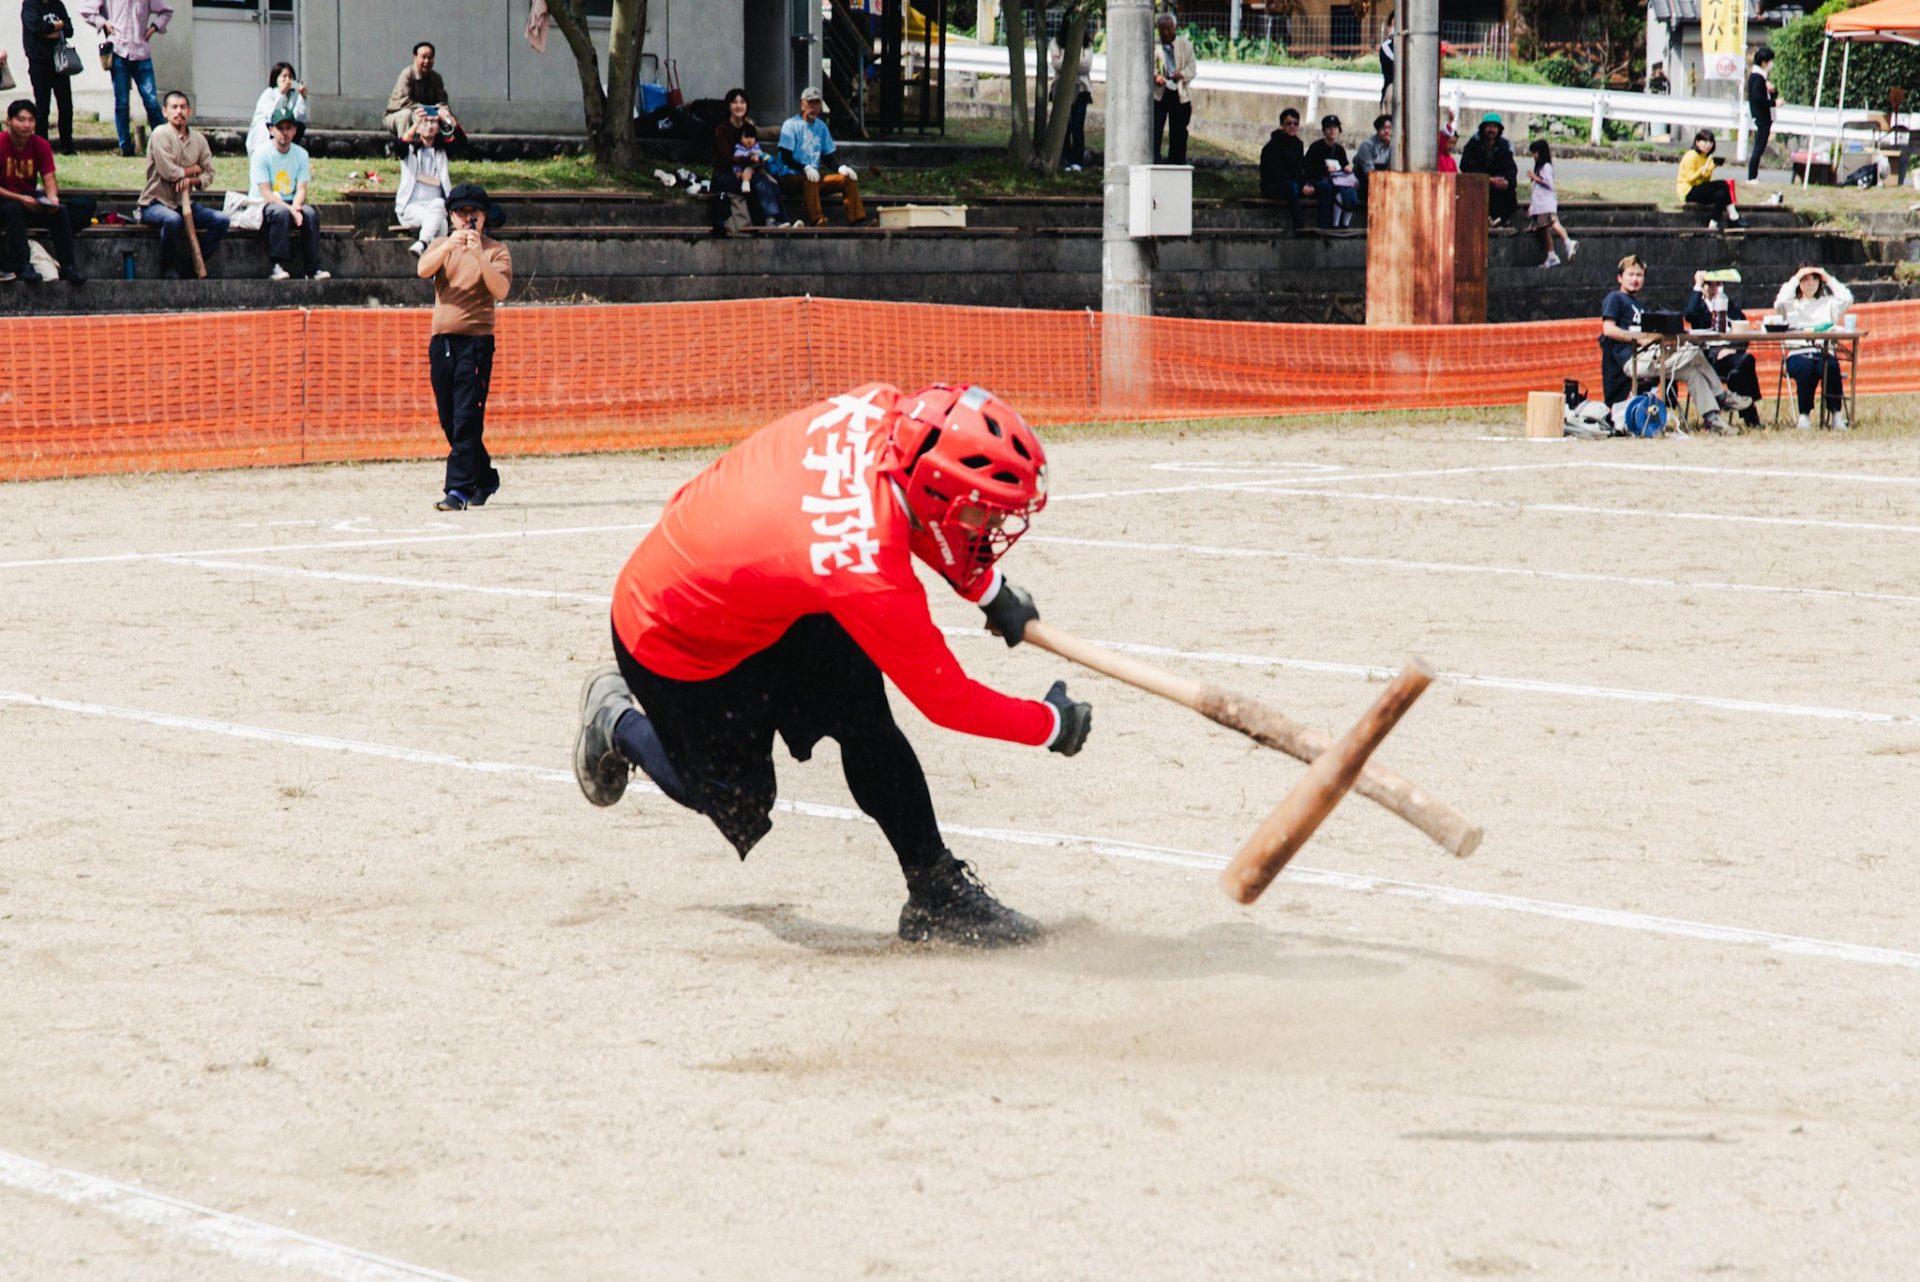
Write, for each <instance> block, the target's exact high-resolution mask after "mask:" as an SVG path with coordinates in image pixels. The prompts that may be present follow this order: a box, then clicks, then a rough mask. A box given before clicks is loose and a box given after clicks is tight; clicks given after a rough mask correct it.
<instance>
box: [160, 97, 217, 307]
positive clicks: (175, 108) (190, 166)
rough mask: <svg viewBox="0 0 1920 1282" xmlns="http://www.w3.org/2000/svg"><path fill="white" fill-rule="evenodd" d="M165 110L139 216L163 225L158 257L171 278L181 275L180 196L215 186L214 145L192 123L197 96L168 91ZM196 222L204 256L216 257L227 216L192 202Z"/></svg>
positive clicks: (166, 273)
mask: <svg viewBox="0 0 1920 1282" xmlns="http://www.w3.org/2000/svg"><path fill="white" fill-rule="evenodd" d="M161 109H162V110H163V111H165V112H166V113H167V123H166V124H165V125H164V126H162V127H161V128H159V129H156V130H154V131H153V137H151V138H149V139H148V140H147V185H146V188H145V190H143V191H142V192H141V193H140V221H141V222H143V223H145V224H146V225H147V226H149V227H158V228H159V229H160V261H161V264H162V265H163V267H164V268H165V276H166V278H167V279H168V280H178V279H180V275H181V263H180V255H181V253H182V252H183V251H182V249H181V242H182V241H183V240H184V239H185V236H184V235H183V234H182V229H183V228H184V227H185V226H186V220H185V219H183V218H182V217H181V215H180V200H181V197H182V196H183V195H185V194H187V193H191V192H192V191H194V190H195V189H196V188H203V187H210V186H212V185H213V149H212V148H210V147H208V146H207V136H206V135H205V134H201V133H195V132H194V131H193V130H192V129H191V128H189V127H188V122H189V121H191V120H192V119H193V100H192V99H190V98H188V97H187V95H186V94H184V93H182V92H180V91H179V90H178V89H174V90H171V91H169V92H168V94H167V96H166V99H165V101H164V102H163V103H162V107H161ZM193 225H194V227H196V228H197V229H198V230H199V235H200V257H201V260H202V261H208V260H211V259H212V258H213V253H214V251H215V250H217V249H219V248H220V241H221V238H222V237H224V236H225V235H226V234H227V216H226V215H225V214H223V213H221V212H220V211H219V210H217V209H209V208H207V207H206V206H205V205H199V204H196V205H194V206H193Z"/></svg>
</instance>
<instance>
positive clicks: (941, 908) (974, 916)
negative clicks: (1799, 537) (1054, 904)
mask: <svg viewBox="0 0 1920 1282" xmlns="http://www.w3.org/2000/svg"><path fill="white" fill-rule="evenodd" d="M1043 933H1044V932H1043V931H1042V929H1041V926H1040V923H1039V922H1037V921H1035V920H1034V919H1033V918H1031V917H1028V916H1026V915H1024V914H1022V913H1017V912H1015V911H1014V910H1013V909H1011V908H1009V907H1007V906H1006V905H1005V904H1003V903H1001V902H1000V901H999V900H997V899H995V898H994V897H993V894H992V892H991V891H989V890H988V889H987V888H986V886H985V885H984V884H983V883H982V882H981V880H980V877H979V874H977V873H975V872H974V871H973V869H972V868H971V867H970V866H968V865H967V863H966V862H965V861H963V860H960V859H955V858H954V857H953V856H952V855H948V856H946V857H945V858H944V859H942V860H941V861H940V862H939V863H937V864H935V865H934V866H933V867H931V868H927V869H922V870H918V871H913V872H909V873H908V874H907V903H906V906H905V907H904V908H902V909H901V910H900V938H902V939H904V940H906V941H907V942H908V943H914V944H919V943H928V942H933V943H941V944H959V945H962V946H963V947H967V948H1009V947H1017V946H1019V945H1021V944H1031V943H1034V942H1036V941H1037V940H1039V939H1040V937H1041V936H1042V934H1043Z"/></svg>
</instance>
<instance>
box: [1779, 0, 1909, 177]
mask: <svg viewBox="0 0 1920 1282" xmlns="http://www.w3.org/2000/svg"><path fill="white" fill-rule="evenodd" d="M1836 40H1838V41H1841V42H1842V47H1841V51H1840V94H1839V97H1838V98H1837V99H1836V100H1835V101H1834V111H1833V117H1834V118H1833V136H1834V137H1835V138H1836V139H1838V138H1839V137H1840V132H1841V128H1842V126H1843V125H1844V123H1845V120H1846V110H1847V71H1848V68H1849V67H1850V66H1851V64H1852V62H1853V47H1854V45H1856V44H1860V43H1863V42H1864V43H1869V44H1906V45H1920V0H1875V2H1874V3H1873V4H1865V5H1861V6H1860V7H1859V8H1858V9H1848V10H1847V11H1846V12H1844V13H1836V14H1834V15H1832V16H1831V17H1829V18H1828V19H1827V30H1826V36H1825V39H1823V40H1822V41H1821V43H1820V75H1819V77H1818V79H1817V82H1816V83H1815V86H1814V90H1813V119H1814V124H1813V128H1812V130H1810V131H1809V132H1808V134H1807V167H1806V170H1805V172H1804V173H1803V174H1802V175H1801V186H1803V187H1804V186H1806V185H1807V184H1809V183H1811V182H1812V181H1813V159H1814V141H1815V139H1817V138H1818V137H1819V135H1820V98H1821V95H1823V94H1824V93H1825V92H1826V88H1827V58H1828V55H1830V54H1831V53H1832V52H1833V42H1834V41H1836ZM1835 169H1836V172H1835V174H1834V177H1836V178H1838V177H1839V173H1838V166H1835Z"/></svg>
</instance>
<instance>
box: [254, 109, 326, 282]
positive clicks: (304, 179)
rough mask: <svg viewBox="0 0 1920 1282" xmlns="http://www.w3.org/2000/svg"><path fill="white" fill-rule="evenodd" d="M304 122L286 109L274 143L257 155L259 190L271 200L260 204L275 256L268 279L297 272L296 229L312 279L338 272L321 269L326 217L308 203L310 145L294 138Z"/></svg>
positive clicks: (277, 119)
mask: <svg viewBox="0 0 1920 1282" xmlns="http://www.w3.org/2000/svg"><path fill="white" fill-rule="evenodd" d="M299 123H300V122H299V121H297V120H296V119H294V115H293V112H292V111H291V110H290V109H288V108H285V107H282V108H281V109H280V110H279V111H278V112H276V113H275V114H274V117H273V119H272V120H271V121H269V122H268V127H269V128H270V129H272V130H273V145H272V146H270V147H268V148H267V149H266V150H265V151H261V152H256V153H255V154H254V157H253V166H252V170H253V172H252V180H253V188H254V191H255V192H256V193H257V194H258V195H259V196H260V198H261V199H262V200H263V201H265V202H266V203H265V204H263V205H262V206H261V208H260V226H261V228H262V229H263V230H264V231H265V232H266V233H267V257H268V258H270V259H272V260H273V269H272V270H271V271H269V272H268V273H267V279H268V280H287V279H289V278H290V277H291V276H292V275H293V273H291V272H289V271H288V270H287V264H288V263H289V262H290V261H292V259H293V236H294V233H295V232H298V233H299V234H300V264H301V266H302V267H303V268H305V271H304V272H303V274H304V275H305V276H306V278H307V279H308V280H326V279H327V278H328V277H329V276H331V275H332V273H331V272H327V271H323V270H321V268H320V219H319V218H318V217H317V216H316V215H315V214H314V212H313V209H312V208H311V207H310V206H309V205H308V204H307V184H308V183H309V182H311V181H312V179H313V167H312V166H311V165H310V164H309V163H308V161H307V149H306V148H305V147H302V146H301V145H300V144H299V143H297V142H295V141H294V140H293V134H294V128H295V126H297V125H298V124H299Z"/></svg>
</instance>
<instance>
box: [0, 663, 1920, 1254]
mask: <svg viewBox="0 0 1920 1282" xmlns="http://www.w3.org/2000/svg"><path fill="white" fill-rule="evenodd" d="M983 635H984V634H983ZM0 702H4V703H15V704H23V705H26V706H28V707H35V708H43V709H47V710H50V711H58V712H71V713H77V714H80V715H83V716H95V717H109V718H113V719H116V720H121V721H135V722H141V723H144V724H147V725H153V726H159V727H161V728H163V729H174V730H194V731H198V732H201V733H206V734H217V735H226V736H229V737H232V738H238V739H251V740H260V741H266V742H270V743H280V744H286V745H288V746H291V747H300V748H316V749H319V750H321V751H326V752H348V753H357V754H360V755H364V756H371V757H378V758H383V759H386V760H390V761H405V762H410V763H413V764H416V765H431V766H446V767H450V768H453V769H457V770H470V771H477V772H480V773H483V774H492V775H519V776H522V777H525V778H529V779H538V780H541V781H543V782H548V783H568V784H571V783H572V782H573V772H572V771H571V770H555V769H550V768H547V767H544V766H531V765H522V764H519V763H515V762H504V761H479V760H475V759H473V758H469V757H459V756H455V755H453V754H451V753H444V752H430V751H426V750H424V749H419V748H404V747H398V746H394V745H389V744H382V743H368V742H364V741H360V740H354V739H338V738H334V737H332V736H330V735H315V734H307V733H304V732H300V731H288V730H274V729H269V728H268V727H265V726H250V725H242V724H238V723H235V722H229V721H214V720H211V719H208V718H205V717H186V716H179V715H176V714H174V713H167V712H149V711H146V710H143V709H139V708H122V707H115V706H113V705H111V704H101V703H86V702H81V701H79V700H73V699H57V698H51V697H48V696H44V695H34V694H26V693H23V692H20V691H13V690H0ZM628 790H629V791H633V792H640V793H645V794H648V795H653V796H658V795H659V790H658V789H656V788H654V787H652V786H651V785H650V784H647V783H645V782H644V781H643V780H642V779H639V778H636V779H635V780H634V781H633V783H632V784H630V785H629V787H628ZM776 808H777V809H779V810H782V811H784V812H786V813H789V814H798V815H806V816H809V817H811V818H816V819H832V820H836V821H839V822H852V823H862V824H870V823H871V822H872V820H870V819H868V818H867V817H866V816H865V815H863V814H861V813H860V812H859V811H858V810H854V809H852V808H850V807H847V806H833V805H825V804H822V803H819V802H808V801H782V802H778V803H776ZM941 829H942V830H943V831H945V832H949V833H955V834H959V835H962V836H968V837H975V838H978V839H980V840H982V841H993V842H999V843H1002V844H1005V845H1015V846H1039V847H1047V848H1053V849H1063V850H1083V851H1087V852H1089V853H1093V854H1099V855H1104V856H1107V857H1110V858H1116V859H1130V860H1136V861H1139V862H1145V863H1156V864H1169V865H1173V866H1175V867H1181V868H1195V869H1201V870H1207V871H1217V870H1218V869H1220V868H1223V867H1225V866H1226V863H1227V861H1226V859H1225V857H1223V856H1221V855H1218V854H1213V853H1210V852H1207V851H1200V850H1182V849H1180V848H1178V847H1174V846H1157V845H1149V844H1146V843H1144V842H1133V841H1124V840H1118V839H1114V838H1109V837H1092V836H1083V835H1080V834H1077V833H1059V832H1042V831H1034V830H1027V829H1019V828H986V827H978V826H974V825H963V824H942V825H941ZM1281 875H1282V876H1283V877H1285V878H1286V879H1287V880H1289V881H1292V882H1297V883H1300V884H1303V885H1313V886H1325V887H1329V888H1332V889H1336V890H1346V891H1356V892H1362V893H1381V894H1390V895H1398V896H1402V897H1405V898H1409V899H1421V900H1426V901H1428V902H1430V903H1437V904H1445V905H1447V906H1449V907H1454V908H1484V909H1492V910H1495V911H1499V912H1514V913H1524V914H1528V915H1531V916H1536V917H1550V918H1555V919H1558V920H1562V921H1575V922H1582V923H1585V924H1587V925H1593V926H1606V927H1610V928H1613V929H1618V930H1633V931H1639V932H1643V933H1647V934H1655V935H1669V936H1674V937H1678V938H1683V939H1701V940H1709V941H1713V942H1716V943H1737V944H1760V945H1763V946H1765V947H1766V948H1767V949H1769V950H1770V951H1774V952H1783V953H1791V954H1795V955H1798V956H1807V957H1826V958H1831V959H1834V960H1838V961H1848V962H1855V963H1860V964H1863V965H1871V966H1897V967H1902V968H1904V969H1908V970H1920V953H1913V952H1903V951H1901V950H1898V949H1892V948H1880V947H1877V946H1874V945H1869V944H1850V943H1844V942H1839V941H1834V940H1825V939H1814V938H1811V937H1808V936H1804V935H1787V934H1781V933H1779V932H1776V931H1768V930H1753V929H1749V928H1747V927H1744V926H1721V925H1716V924H1713V923H1710V922H1696V921H1688V920H1685V919H1683V918H1678V917H1661V916H1655V915H1650V914H1646V913H1637V912H1632V911H1630V910H1627V909H1619V908H1598V907H1592V906H1589V905H1585V904H1569V903H1562V902H1558V901H1555V900H1543V899H1526V898H1522V897H1520V896H1517V895H1500V894H1494V893H1491V892H1488V891H1479V890H1466V889H1461V888H1459V887H1454V886H1436V885H1431V884H1428V883H1426V882H1416V881H1399V880H1395V879H1392V878H1386V877H1369V876H1365V875H1362V874H1356V873H1343V872H1333V871H1330V870H1328V869H1319V868H1305V867H1300V866H1298V865H1294V866H1291V867H1289V868H1288V869H1287V870H1286V871H1285V872H1284V873H1283V874H1281ZM425 1276H438V1275H425Z"/></svg>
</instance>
